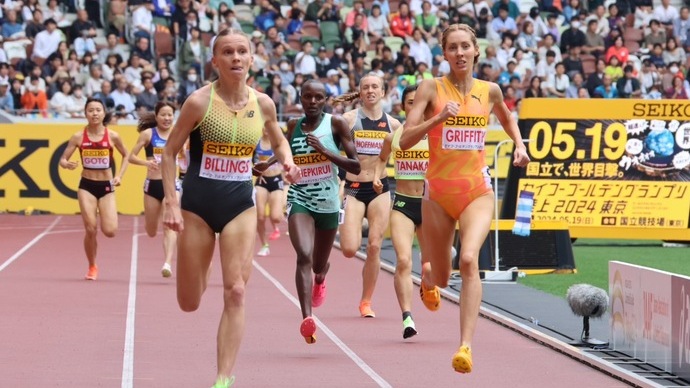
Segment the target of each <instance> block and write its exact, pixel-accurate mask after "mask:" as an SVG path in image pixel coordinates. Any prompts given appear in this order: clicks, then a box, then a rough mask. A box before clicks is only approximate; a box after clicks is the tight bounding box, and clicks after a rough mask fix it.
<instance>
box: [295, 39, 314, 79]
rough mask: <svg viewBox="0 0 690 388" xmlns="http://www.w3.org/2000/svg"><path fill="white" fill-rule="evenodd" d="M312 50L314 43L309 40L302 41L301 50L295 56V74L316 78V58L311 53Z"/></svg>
mask: <svg viewBox="0 0 690 388" xmlns="http://www.w3.org/2000/svg"><path fill="white" fill-rule="evenodd" d="M313 50H314V45H313V44H312V43H311V42H310V41H306V42H304V43H302V51H300V52H299V53H297V55H296V56H295V74H302V75H305V76H309V77H312V78H317V75H316V59H315V58H314V56H313V55H311V53H312V51H313Z"/></svg>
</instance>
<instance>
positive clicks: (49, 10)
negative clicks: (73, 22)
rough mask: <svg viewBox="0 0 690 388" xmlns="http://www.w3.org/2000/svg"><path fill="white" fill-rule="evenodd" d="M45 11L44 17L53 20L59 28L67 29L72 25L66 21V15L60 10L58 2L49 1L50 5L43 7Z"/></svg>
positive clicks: (56, 0)
mask: <svg viewBox="0 0 690 388" xmlns="http://www.w3.org/2000/svg"><path fill="white" fill-rule="evenodd" d="M41 9H42V10H43V17H44V18H46V19H53V20H55V23H57V25H58V27H67V26H69V25H70V22H69V21H68V20H65V15H64V14H63V13H62V11H61V10H60V6H59V5H58V0H49V1H48V5H47V6H45V7H41Z"/></svg>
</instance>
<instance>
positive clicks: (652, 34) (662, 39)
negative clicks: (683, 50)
mask: <svg viewBox="0 0 690 388" xmlns="http://www.w3.org/2000/svg"><path fill="white" fill-rule="evenodd" d="M655 44H660V45H661V48H662V49H663V48H665V47H666V31H665V30H664V29H663V28H662V27H661V23H660V22H659V21H658V20H656V19H652V20H651V21H650V22H649V33H648V34H646V35H645V37H644V45H645V46H646V47H647V49H649V50H651V49H652V48H653V47H654V45H655Z"/></svg>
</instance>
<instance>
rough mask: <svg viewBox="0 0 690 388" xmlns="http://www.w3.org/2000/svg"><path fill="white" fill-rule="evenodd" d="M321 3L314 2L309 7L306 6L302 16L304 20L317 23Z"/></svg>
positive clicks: (320, 0) (320, 1)
mask: <svg viewBox="0 0 690 388" xmlns="http://www.w3.org/2000/svg"><path fill="white" fill-rule="evenodd" d="M323 4H324V3H323V1H322V0H314V1H312V2H311V3H309V5H307V10H306V12H305V14H304V20H307V21H310V22H318V21H319V13H320V11H321V9H322V8H323Z"/></svg>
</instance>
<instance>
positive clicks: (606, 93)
mask: <svg viewBox="0 0 690 388" xmlns="http://www.w3.org/2000/svg"><path fill="white" fill-rule="evenodd" d="M601 81H602V83H601V85H599V86H597V87H596V89H594V94H593V95H594V96H601V97H602V98H618V89H616V87H615V86H614V85H613V80H612V79H611V76H610V75H608V74H604V78H602V80H601Z"/></svg>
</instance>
